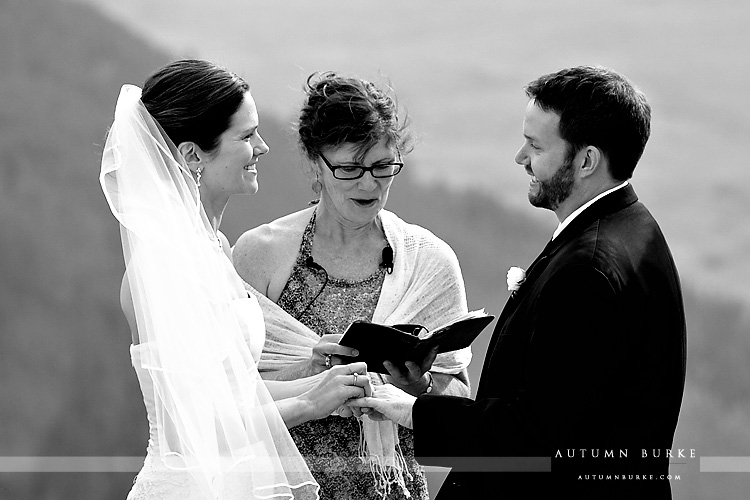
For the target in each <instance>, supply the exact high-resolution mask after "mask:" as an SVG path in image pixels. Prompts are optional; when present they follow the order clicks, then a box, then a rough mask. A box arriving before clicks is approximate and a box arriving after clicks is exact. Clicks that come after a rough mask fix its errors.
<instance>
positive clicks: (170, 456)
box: [100, 85, 317, 498]
mask: <svg viewBox="0 0 750 500" xmlns="http://www.w3.org/2000/svg"><path fill="white" fill-rule="evenodd" d="M140 97H141V90H140V89H139V88H138V87H135V86H132V85H125V86H123V87H122V90H121V92H120V96H119V99H118V101H117V108H116V110H115V119H114V123H113V124H112V127H111V129H110V132H109V135H108V137H107V142H106V145H105V148H104V155H103V158H102V169H101V176H100V181H101V185H102V189H103V190H104V194H105V196H106V198H107V201H108V202H109V206H110V208H111V210H112V213H113V214H114V215H115V217H116V218H117V220H118V221H119V222H120V228H121V236H122V248H123V254H124V257H125V263H126V266H127V277H128V280H129V282H130V287H131V292H132V297H133V305H134V309H135V313H136V321H137V326H138V333H139V336H140V341H141V343H142V349H143V350H142V353H143V355H142V358H141V359H142V365H143V368H145V369H147V370H148V372H149V374H150V376H151V378H152V379H153V387H154V399H155V401H156V412H155V413H156V414H155V418H156V425H157V429H158V439H159V443H158V444H159V451H160V458H161V459H162V461H163V463H164V464H165V465H166V467H168V468H170V469H184V470H187V471H189V472H190V474H191V475H192V477H193V478H194V479H195V480H196V481H197V482H198V484H200V485H201V487H202V488H204V489H205V491H206V494H207V495H210V497H211V498H221V496H222V495H221V492H222V487H223V484H224V481H225V479H226V477H227V474H228V473H231V474H235V473H236V474H241V475H242V478H243V480H245V479H246V480H247V481H251V482H252V486H253V491H254V494H255V496H256V497H257V498H275V497H282V498H292V497H296V498H299V497H306V498H317V485H316V484H315V482H314V480H313V477H312V475H311V474H310V471H309V470H308V468H307V466H306V464H305V462H304V460H303V459H302V457H301V456H300V454H299V452H298V451H297V448H296V447H295V445H294V443H293V441H292V439H291V438H290V436H289V433H288V431H287V429H286V427H285V425H284V422H283V421H282V419H281V416H280V415H279V412H278V410H277V408H276V405H275V403H274V402H273V400H272V398H271V396H270V395H269V393H268V391H267V389H266V387H265V385H264V384H263V382H262V380H261V378H260V376H259V375H258V370H257V366H256V362H255V360H254V359H253V356H252V353H251V348H250V346H249V345H248V342H249V341H250V340H251V338H250V337H252V336H261V338H262V336H263V335H264V334H265V332H264V328H263V316H262V312H261V310H260V307H259V306H258V303H257V301H256V299H255V298H254V297H248V295H247V293H246V291H245V289H244V287H243V283H242V280H241V279H240V278H239V276H238V275H237V274H236V273H235V271H234V268H233V267H232V264H231V262H230V261H229V259H228V258H227V257H226V255H225V254H224V253H223V251H222V250H221V248H220V246H219V245H218V243H217V241H216V239H215V235H214V232H213V229H212V228H211V226H210V224H209V222H208V219H207V217H206V214H205V212H204V210H203V206H202V204H201V202H200V199H199V195H198V188H197V186H196V184H195V182H194V180H193V178H192V176H191V174H190V172H189V171H188V169H187V166H186V165H185V163H184V161H183V159H182V156H181V155H180V154H179V153H178V152H177V150H176V148H175V146H174V144H172V142H171V141H170V140H169V138H168V137H167V136H166V134H164V133H163V131H162V129H161V127H159V125H158V123H157V122H156V121H155V120H154V119H153V118H152V117H151V116H150V115H149V113H148V111H147V110H146V108H145V107H144V105H143V103H142V102H141V100H140ZM255 342H257V338H256V339H255ZM260 345H262V342H260Z"/></svg>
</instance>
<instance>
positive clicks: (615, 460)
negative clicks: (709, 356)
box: [359, 67, 686, 500]
mask: <svg viewBox="0 0 750 500" xmlns="http://www.w3.org/2000/svg"><path fill="white" fill-rule="evenodd" d="M526 93H527V95H528V97H529V99H530V100H529V103H528V105H527V107H526V112H525V117H524V122H523V136H524V138H525V142H524V144H523V146H522V147H521V149H520V150H519V151H518V153H517V155H516V158H515V160H516V163H518V164H519V165H521V166H522V167H523V168H524V169H525V170H526V172H527V173H528V174H529V176H530V182H529V193H528V196H529V201H530V202H531V204H532V205H534V206H536V207H540V208H546V209H549V210H552V211H553V212H554V213H555V215H557V218H558V219H559V221H560V225H559V226H558V228H557V230H556V231H555V232H554V234H553V235H552V240H551V241H550V242H549V243H548V244H547V246H546V247H545V248H544V250H543V251H542V253H541V254H540V255H539V256H538V257H537V258H536V260H535V261H534V262H533V263H532V264H531V266H529V268H528V269H527V271H526V277H525V281H524V282H523V283H522V284H521V286H520V288H519V289H518V291H517V292H514V294H513V296H511V298H510V299H509V300H508V303H507V304H506V306H505V308H504V310H503V312H502V314H501V316H500V318H499V319H498V322H497V327H496V328H495V331H494V333H493V336H492V340H491V342H490V345H489V348H488V351H487V357H486V359H485V363H484V368H483V370H482V376H481V379H480V381H479V387H478V390H477V396H476V400H471V399H466V398H457V397H445V396H431V395H423V396H420V397H419V398H414V397H412V396H410V395H408V394H405V393H401V392H400V391H398V390H396V389H395V388H393V387H392V386H383V387H382V388H379V390H378V391H377V393H376V396H377V397H376V398H365V399H364V400H360V403H359V404H361V405H362V406H371V407H373V408H375V409H376V410H378V411H380V412H381V413H383V414H384V415H386V416H387V417H388V418H391V419H392V420H395V421H397V422H399V423H401V424H402V425H405V426H407V427H413V429H414V436H415V454H416V455H417V457H421V458H420V459H419V460H420V463H422V464H423V465H437V466H443V467H452V468H453V470H452V472H451V473H450V475H449V476H448V478H447V479H446V481H445V483H444V484H443V486H442V488H441V490H440V492H439V495H438V499H439V500H448V499H468V498H509V499H516V498H518V499H529V498H533V499H535V498H576V499H578V498H597V499H599V498H606V499H613V498H628V499H630V498H639V499H642V498H648V499H651V498H660V499H661V498H671V488H670V483H669V478H668V474H669V458H668V456H667V450H669V449H670V448H671V447H672V439H673V436H674V431H675V427H676V425H677V418H678V414H679V411H680V405H681V402H682V393H683V388H684V382H685V357H686V330H685V317H684V310H683V305H682V294H681V289H680V281H679V277H678V275H677V269H676V268H675V264H674V261H673V259H672V255H671V253H670V251H669V247H668V246H667V243H666V241H665V239H664V236H663V234H662V232H661V230H660V228H659V226H658V224H657V223H656V221H655V220H654V218H653V217H652V216H651V214H650V213H649V212H648V210H647V209H646V207H645V206H643V204H641V203H640V202H639V201H638V198H637V196H636V194H635V191H634V190H633V187H632V186H631V185H630V183H629V182H628V179H630V178H631V176H632V174H633V170H634V169H635V166H636V164H637V162H638V160H639V159H640V157H641V154H642V153H643V150H644V147H645V145H646V141H647V140H648V137H649V132H650V117H651V110H650V106H649V104H648V103H647V102H646V99H645V97H644V96H643V94H642V93H641V92H640V91H638V90H637V89H635V88H634V87H633V85H632V84H631V83H630V82H629V81H628V80H627V79H626V78H624V77H623V76H621V75H619V74H617V73H615V72H614V71H611V70H608V69H605V68H601V67H575V68H569V69H564V70H562V71H559V72H557V73H554V74H550V75H545V76H542V77H540V78H539V79H537V80H536V81H534V82H531V83H530V84H529V85H528V86H527V87H526ZM675 467H679V465H677V466H675ZM678 473H679V472H678Z"/></svg>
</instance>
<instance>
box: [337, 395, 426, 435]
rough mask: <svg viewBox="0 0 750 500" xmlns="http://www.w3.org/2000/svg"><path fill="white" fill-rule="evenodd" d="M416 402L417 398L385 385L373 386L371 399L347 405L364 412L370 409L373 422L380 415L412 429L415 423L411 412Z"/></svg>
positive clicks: (362, 399) (360, 399)
mask: <svg viewBox="0 0 750 500" xmlns="http://www.w3.org/2000/svg"><path fill="white" fill-rule="evenodd" d="M416 400H417V398H415V397H414V396H412V395H411V394H408V393H406V392H404V391H402V390H401V389H399V388H398V387H396V386H394V385H392V384H385V385H377V386H373V387H372V396H371V397H363V398H359V399H353V400H351V401H349V402H348V403H347V405H348V406H351V407H353V408H361V409H363V410H364V409H367V408H369V409H370V412H369V415H370V418H371V419H373V420H377V414H380V415H382V416H384V417H385V418H387V419H388V420H392V421H393V422H395V423H397V424H398V425H401V426H403V427H406V428H409V429H412V428H413V427H414V422H413V421H412V415H411V411H412V407H413V406H414V402H415V401H416ZM373 410H374V411H373ZM376 412H377V413H376Z"/></svg>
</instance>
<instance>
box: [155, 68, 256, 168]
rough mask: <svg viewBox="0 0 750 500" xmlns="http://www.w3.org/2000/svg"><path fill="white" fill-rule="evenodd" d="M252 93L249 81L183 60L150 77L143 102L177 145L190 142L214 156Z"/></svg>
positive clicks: (224, 71) (217, 69)
mask: <svg viewBox="0 0 750 500" xmlns="http://www.w3.org/2000/svg"><path fill="white" fill-rule="evenodd" d="M249 90H250V86H249V85H248V84H247V82H245V80H243V79H242V78H240V77H239V76H237V75H236V74H234V73H232V72H231V71H228V70H226V69H224V68H222V67H220V66H217V65H216V64H213V63H211V62H209V61H203V60H199V59H182V60H179V61H174V62H172V63H170V64H167V65H166V66H164V67H163V68H161V69H159V70H157V71H156V72H155V73H154V74H153V75H151V76H150V77H148V79H147V80H146V82H145V83H144V84H143V93H142V95H141V101H142V102H143V105H144V106H145V107H146V109H147V110H148V112H149V113H150V114H151V116H152V117H153V118H154V119H155V120H156V121H157V122H158V123H159V125H160V126H161V127H162V128H163V129H164V132H165V133H166V134H167V136H168V137H169V138H170V139H171V140H172V142H173V143H174V144H175V145H180V144H181V143H183V142H186V141H190V142H194V143H195V144H197V145H198V146H199V147H200V148H201V149H202V150H204V151H206V152H207V153H210V152H212V151H214V150H215V149H216V148H217V147H218V145H219V136H220V135H221V134H222V133H223V132H224V131H225V130H227V129H228V128H229V125H230V120H231V119H232V115H234V113H235V112H236V111H237V109H239V107H240V104H242V99H243V98H244V96H245V93H246V92H248V91H249Z"/></svg>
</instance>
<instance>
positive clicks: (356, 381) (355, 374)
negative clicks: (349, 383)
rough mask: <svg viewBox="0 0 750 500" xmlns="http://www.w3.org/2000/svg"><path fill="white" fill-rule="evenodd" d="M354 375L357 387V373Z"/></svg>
mask: <svg viewBox="0 0 750 500" xmlns="http://www.w3.org/2000/svg"><path fill="white" fill-rule="evenodd" d="M352 375H354V385H357V373H356V372H355V373H352Z"/></svg>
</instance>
